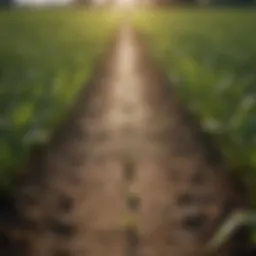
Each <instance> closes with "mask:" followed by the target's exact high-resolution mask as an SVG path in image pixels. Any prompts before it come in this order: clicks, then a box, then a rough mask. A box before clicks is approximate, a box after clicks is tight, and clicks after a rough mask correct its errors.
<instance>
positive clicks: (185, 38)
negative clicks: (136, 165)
mask: <svg viewBox="0 0 256 256" xmlns="http://www.w3.org/2000/svg"><path fill="white" fill-rule="evenodd" d="M134 23H135V26H136V27H137V30H138V31H139V32H140V33H141V34H142V35H143V36H144V37H145V38H146V40H147V42H148V44H149V47H150V49H151V51H152V53H153V55H154V57H155V58H156V59H157V61H159V63H160V65H162V67H163V68H164V69H165V71H166V73H167V74H168V76H169V77H170V79H171V80H172V81H174V84H175V85H176V86H177V90H178V92H179V93H180V95H181V97H182V99H183V101H184V103H185V104H187V105H188V106H189V108H190V109H191V111H192V112H194V113H195V114H196V115H197V116H198V117H199V120H200V122H201V125H202V127H203V129H204V130H205V131H206V132H208V133H210V134H212V135H213V136H214V138H215V140H216V141H217V143H218V145H219V147H220V148H221V150H222V153H223V155H224V156H225V158H226V160H227V163H228V164H229V167H230V169H232V170H234V172H236V173H237V174H238V175H240V177H242V178H243V179H244V180H245V182H246V183H247V185H248V188H249V190H250V195H251V199H252V200H251V201H252V205H254V206H256V196H255V195H256V100H255V99H256V98H255V97H256V73H255V70H256V34H255V32H254V30H255V25H254V24H255V23H256V10H255V11H254V10H246V9H243V10H239V9H232V10H231V9H230V10H228V9H222V10H220V9H213V10H211V9H201V10H200V9H187V10H182V9H173V10H171V9H170V10H156V11H152V10H151V11H147V10H144V11H140V12H137V13H136V15H135V18H134ZM235 170H236V171H235Z"/></svg>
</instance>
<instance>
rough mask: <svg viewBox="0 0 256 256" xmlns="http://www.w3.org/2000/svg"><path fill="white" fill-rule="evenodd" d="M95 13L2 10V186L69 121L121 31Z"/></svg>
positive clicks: (112, 18) (112, 19) (109, 16)
mask: <svg viewBox="0 0 256 256" xmlns="http://www.w3.org/2000/svg"><path fill="white" fill-rule="evenodd" d="M117 20H118V15H117V14H114V13H110V12H106V11H102V10H99V11H95V10H90V11H89V10H76V9H73V10H67V9H62V10H50V9H48V10H41V11H39V10H37V11H35V10H34V11H29V10H26V9H23V10H14V11H3V10H1V11H0V38H1V41H0V188H1V189H6V188H8V186H9V185H10V183H11V182H12V178H13V176H14V174H15V173H16V171H19V169H20V167H21V166H22V165H23V164H24V163H25V162H26V161H27V159H28V156H29V153H30V150H31V147H32V146H33V145H34V144H39V143H46V142H47V141H48V140H49V138H50V136H51V134H52V132H53V130H54V128H55V127H56V125H57V124H58V123H59V122H60V121H61V120H62V119H63V118H64V116H65V114H66V113H67V111H68V109H69V108H70V107H71V105H72V104H73V102H74V100H75V98H76V95H77V94H78V93H79V91H80V89H81V87H82V85H84V84H85V82H86V81H87V80H88V79H89V78H90V76H91V73H92V70H93V67H94V65H95V63H96V61H97V60H98V59H99V56H100V55H101V54H102V52H103V51H104V50H105V48H106V45H107V43H108V41H109V40H110V38H111V35H112V33H113V32H114V31H115V28H116V24H117Z"/></svg>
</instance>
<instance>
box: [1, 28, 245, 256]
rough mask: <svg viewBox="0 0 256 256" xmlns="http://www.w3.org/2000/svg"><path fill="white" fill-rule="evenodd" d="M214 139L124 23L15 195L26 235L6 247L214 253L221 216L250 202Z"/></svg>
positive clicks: (119, 253) (52, 254)
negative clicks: (209, 248)
mask: <svg viewBox="0 0 256 256" xmlns="http://www.w3.org/2000/svg"><path fill="white" fill-rule="evenodd" d="M208 141H209V140H208V138H205V136H204V135H203V134H202V133H201V132H200V129H199V127H198V126H197V124H196V122H195V121H194V118H193V117H191V116H190V114H188V113H187V111H186V110H184V108H183V107H182V105H181V104H180V103H179V101H178V96H177V95H176V93H175V90H174V89H173V88H172V87H171V86H170V84H169V83H168V81H167V79H166V78H165V76H164V75H163V74H162V73H161V72H160V71H158V70H157V67H156V66H155V65H154V64H153V61H152V59H150V57H149V54H148V53H147V52H146V50H145V47H144V46H143V45H142V43H141V41H140V40H139V39H138V38H137V37H136V35H135V34H134V32H133V31H132V30H131V29H129V28H125V29H123V30H121V32H120V33H119V35H118V37H117V39H116V40H115V43H113V45H112V46H111V47H110V50H109V52H108V53H107V56H106V57H105V59H104V61H103V62H102V63H101V65H100V67H99V68H98V69H97V70H96V72H95V75H94V77H93V78H92V81H91V82H90V83H89V85H88V86H87V87H86V89H85V90H84V91H83V92H81V94H80V97H79V100H78V102H77V104H76V106H75V107H74V109H73V110H72V112H71V114H70V118H69V119H68V120H67V122H66V124H65V125H63V126H62V127H61V129H59V130H58V131H57V132H56V134H55V136H54V137H53V140H52V142H51V144H50V145H49V146H48V147H47V148H45V149H43V150H42V151H41V152H39V153H38V154H36V156H33V161H31V163H30V166H29V170H30V172H29V173H28V174H26V175H25V176H24V178H23V181H22V183H21V186H19V188H18V189H17V191H16V194H15V200H16V203H17V205H16V209H17V216H18V222H19V223H18V225H19V230H20V231H19V230H16V231H15V232H14V231H13V232H11V234H10V236H11V237H12V238H14V237H15V236H16V237H17V241H20V243H19V244H16V247H13V248H15V250H14V251H13V252H11V251H8V252H7V251H4V250H3V249H2V252H3V253H1V256H2V255H6V256H7V255H15V256H167V255H168V256H200V255H205V245H206V243H207V241H208V240H209V238H210V237H211V235H212V232H213V231H214V230H215V228H216V226H217V225H218V223H219V222H220V221H222V220H223V218H224V217H225V216H226V215H227V214H228V213H229V212H230V211H232V210H234V209H236V208H239V207H243V205H242V204H241V201H242V199H243V198H239V196H240V192H239V191H236V190H235V189H234V184H233V182H231V180H230V178H229V177H228V175H227V174H226V168H225V166H224V164H223V162H222V159H221V156H220V155H219V153H218V151H217V150H215V149H214V147H213V146H212V144H211V143H209V142H208ZM6 241H8V240H6ZM22 246H23V247H22ZM17 248H19V249H18V250H17Z"/></svg>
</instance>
